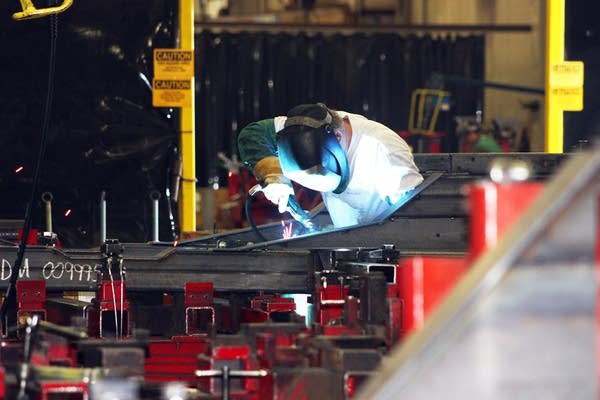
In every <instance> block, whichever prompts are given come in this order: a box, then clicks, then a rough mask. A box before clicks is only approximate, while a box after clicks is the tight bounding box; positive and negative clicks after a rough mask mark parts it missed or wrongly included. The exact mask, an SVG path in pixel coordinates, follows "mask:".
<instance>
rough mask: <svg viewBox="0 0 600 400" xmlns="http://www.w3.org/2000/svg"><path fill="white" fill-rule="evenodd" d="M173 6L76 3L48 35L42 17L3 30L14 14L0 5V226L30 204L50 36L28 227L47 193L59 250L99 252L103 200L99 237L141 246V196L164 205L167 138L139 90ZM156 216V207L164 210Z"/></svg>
mask: <svg viewBox="0 0 600 400" xmlns="http://www.w3.org/2000/svg"><path fill="white" fill-rule="evenodd" d="M37 3H40V4H41V5H40V7H42V6H43V3H44V2H36V4H37ZM176 6H177V1H164V0H123V1H110V2H100V1H75V2H74V4H73V6H71V8H69V9H68V10H67V11H65V12H64V13H62V14H60V15H59V16H58V19H57V23H56V24H51V22H52V19H51V18H48V17H46V18H43V19H36V20H28V21H14V20H12V18H11V15H12V13H13V12H15V11H20V8H19V2H18V1H3V2H0V49H1V51H2V54H3V60H2V66H1V69H2V79H0V145H1V146H2V153H1V154H0V193H2V195H1V196H0V219H19V218H23V217H24V214H25V212H24V211H25V207H26V204H27V203H28V202H29V200H30V197H31V190H32V178H33V176H34V170H35V165H36V160H37V156H38V149H39V147H40V140H41V137H42V135H41V131H42V125H43V123H42V121H43V119H44V114H45V112H44V110H45V105H46V98H47V93H48V76H49V71H50V69H49V65H50V64H49V60H50V50H51V48H52V46H51V45H50V33H51V32H55V33H57V37H56V53H55V59H56V68H55V74H54V76H53V77H52V82H53V85H54V92H53V97H52V107H51V110H50V114H49V115H50V124H49V127H50V128H49V130H48V135H47V140H46V149H45V154H44V158H43V159H42V161H41V168H40V183H39V187H38V190H37V193H36V194H35V196H34V203H35V204H34V213H33V214H32V217H33V221H32V226H33V227H34V228H38V229H43V228H44V214H43V209H44V207H43V204H42V202H41V201H40V195H41V193H43V192H46V191H47V192H51V193H52V195H53V225H54V230H55V231H56V232H57V233H58V234H59V239H60V240H61V242H62V243H63V244H64V245H65V246H79V247H81V246H92V245H98V243H99V242H98V240H99V234H98V226H99V223H98V221H99V216H98V210H99V207H98V204H99V199H100V194H101V192H102V191H105V192H106V198H107V204H108V205H107V208H108V210H107V212H108V221H107V234H108V236H109V237H116V238H119V239H120V240H122V241H144V240H148V239H149V234H148V232H150V231H151V230H150V227H149V226H148V225H149V224H150V215H151V202H150V200H149V199H148V193H149V192H150V191H152V190H160V192H161V193H164V188H165V185H166V178H165V177H166V171H167V169H168V166H169V162H170V160H169V158H170V154H171V153H172V151H171V150H170V149H171V148H172V147H173V146H174V145H175V144H176V137H177V135H176V130H175V126H176V125H175V124H174V123H173V122H172V120H171V119H169V118H168V115H167V113H168V110H160V109H156V108H154V107H152V105H151V90H150V86H149V85H148V84H147V83H146V81H145V80H146V79H149V80H150V81H151V79H152V49H153V47H173V44H174V39H175V33H174V32H175V30H174V27H175V22H176V15H175V12H174V10H176ZM19 167H23V169H22V170H21V171H20V172H18V173H15V170H17V169H18V168H19ZM164 198H165V196H163V199H164ZM167 205H168V204H167V202H166V201H163V204H162V207H163V210H166V206H167ZM68 210H70V213H69V215H68V216H65V214H66V213H67V212H68ZM161 214H164V215H168V214H167V213H166V212H163V213H161ZM164 225H165V226H168V225H167V224H164ZM165 237H168V232H165Z"/></svg>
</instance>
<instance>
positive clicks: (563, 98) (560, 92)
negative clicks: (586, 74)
mask: <svg viewBox="0 0 600 400" xmlns="http://www.w3.org/2000/svg"><path fill="white" fill-rule="evenodd" d="M549 74H550V76H549V78H550V79H549V80H550V82H549V83H550V93H549V94H550V96H551V97H550V99H552V100H550V101H553V102H554V105H556V106H557V107H558V108H559V109H561V110H564V111H581V110H583V62H582V61H562V62H558V63H554V64H551V65H550V71H549Z"/></svg>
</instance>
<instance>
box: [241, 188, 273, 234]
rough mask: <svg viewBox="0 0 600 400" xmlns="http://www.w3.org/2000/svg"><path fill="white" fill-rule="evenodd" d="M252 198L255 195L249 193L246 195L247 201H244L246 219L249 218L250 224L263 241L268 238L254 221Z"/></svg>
mask: <svg viewBox="0 0 600 400" xmlns="http://www.w3.org/2000/svg"><path fill="white" fill-rule="evenodd" d="M252 198H253V196H252V195H250V194H249V195H248V196H247V197H246V201H245V202H244V211H245V212H246V219H247V220H248V224H250V227H251V228H252V230H253V231H254V233H256V235H257V236H258V237H259V238H260V240H262V241H263V242H266V241H267V238H266V237H264V235H263V234H262V233H261V232H260V230H259V229H258V227H257V226H256V223H255V222H254V218H253V217H252V210H251V205H252Z"/></svg>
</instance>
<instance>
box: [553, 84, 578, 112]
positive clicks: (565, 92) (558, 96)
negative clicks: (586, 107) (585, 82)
mask: <svg viewBox="0 0 600 400" xmlns="http://www.w3.org/2000/svg"><path fill="white" fill-rule="evenodd" d="M550 94H551V95H552V98H553V100H554V104H556V105H557V106H558V107H560V108H561V109H562V110H565V111H581V110H583V87H581V86H579V87H551V88H550Z"/></svg>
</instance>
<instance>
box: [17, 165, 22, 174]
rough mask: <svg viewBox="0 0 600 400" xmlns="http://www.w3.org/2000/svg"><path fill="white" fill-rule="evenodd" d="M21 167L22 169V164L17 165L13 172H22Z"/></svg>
mask: <svg viewBox="0 0 600 400" xmlns="http://www.w3.org/2000/svg"><path fill="white" fill-rule="evenodd" d="M23 169H24V168H23V166H22V165H20V166H18V167H17V168H15V174H18V173H19V172H22V171H23Z"/></svg>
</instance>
